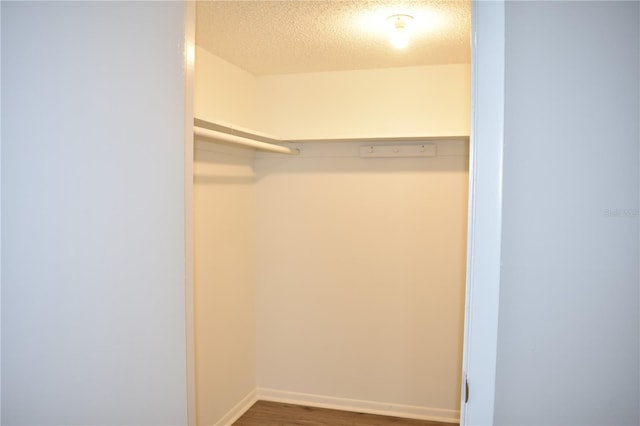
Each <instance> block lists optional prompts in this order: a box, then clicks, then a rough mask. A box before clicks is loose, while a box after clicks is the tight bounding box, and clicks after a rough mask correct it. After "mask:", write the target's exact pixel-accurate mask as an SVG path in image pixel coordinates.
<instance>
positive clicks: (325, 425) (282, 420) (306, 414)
mask: <svg viewBox="0 0 640 426" xmlns="http://www.w3.org/2000/svg"><path fill="white" fill-rule="evenodd" d="M454 425H455V424H453V423H440V422H431V421H426V420H414V419H404V418H399V417H390V416H376V415H373V414H363V413H355V412H350V411H340V410H329V409H326V408H315V407H307V406H303V405H293V404H285V403H280V402H269V401H258V402H256V403H255V404H254V405H253V407H251V408H250V409H249V410H248V411H247V412H246V413H244V415H243V416H242V417H240V418H239V419H238V421H236V422H235V423H234V424H233V426H454Z"/></svg>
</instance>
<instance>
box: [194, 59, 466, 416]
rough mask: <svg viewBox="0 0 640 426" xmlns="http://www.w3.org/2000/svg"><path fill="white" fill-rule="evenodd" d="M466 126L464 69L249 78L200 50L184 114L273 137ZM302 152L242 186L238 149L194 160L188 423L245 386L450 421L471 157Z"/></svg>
mask: <svg viewBox="0 0 640 426" xmlns="http://www.w3.org/2000/svg"><path fill="white" fill-rule="evenodd" d="M230 87H231V88H233V87H236V88H237V89H238V90H228V89H229V88H230ZM328 89H329V90H328ZM398 93H402V96H399V95H398ZM252 102H253V103H254V104H252ZM468 113H469V66H468V65H461V66H459V65H455V66H442V67H416V68H401V69H384V70H366V71H348V72H331V73H313V74H290V75H279V76H267V77H259V78H254V77H252V76H251V75H249V74H247V73H246V72H245V71H243V70H241V69H239V68H237V67H234V66H233V65H231V64H228V63H226V62H224V61H222V60H220V59H219V58H216V57H215V56H213V55H211V54H210V53H209V52H206V51H205V50H203V49H198V50H197V57H196V116H197V117H199V118H204V119H207V120H211V121H224V122H228V123H230V124H234V125H240V126H242V127H249V128H253V129H254V130H257V131H259V132H267V133H270V134H274V135H278V136H280V137H283V138H312V139H319V138H327V137H337V138H349V137H366V136H374V137H384V136H417V135H419V136H451V135H467V134H468V121H469V120H468ZM252 120H255V121H254V122H253V123H252ZM200 146H201V147H202V148H203V149H204V148H206V147H207V146H209V147H210V148H209V149H211V147H212V145H206V144H203V145H200ZM301 148H302V149H303V151H304V152H305V153H308V152H309V151H310V150H311V151H312V152H313V154H312V155H311V156H310V157H308V156H306V155H307V154H304V155H303V157H302V158H288V157H282V156H271V157H270V156H266V157H265V156H262V157H259V159H258V160H256V163H255V164H254V170H255V173H257V176H256V179H257V180H256V181H255V182H253V181H252V178H253V175H252V173H253V170H252V169H251V162H250V161H248V160H247V159H246V158H242V156H240V157H238V156H237V155H238V154H239V152H241V151H237V150H236V151H235V152H234V153H233V155H221V154H213V153H211V152H206V151H201V150H198V151H197V152H196V180H195V186H196V189H195V199H196V203H195V207H194V209H195V217H196V218H195V222H196V227H195V228H196V229H195V233H196V236H195V239H196V247H195V251H196V346H197V382H198V423H199V424H211V423H212V422H215V421H216V420H218V419H220V416H222V415H224V413H225V410H226V412H227V413H229V410H231V411H233V402H234V401H235V402H241V399H242V398H243V397H244V396H245V395H247V392H249V390H248V389H249V386H250V384H251V383H252V382H251V377H250V375H251V374H254V376H253V378H254V382H253V386H254V387H255V386H256V385H257V386H258V388H259V392H261V394H260V395H262V396H267V397H273V395H276V394H277V395H280V396H282V395H287V396H288V397H289V398H294V399H296V398H298V400H300V399H299V398H302V400H304V398H305V397H304V395H303V394H304V393H307V394H314V395H316V396H324V397H329V398H342V401H346V399H356V400H361V401H366V402H371V403H372V404H373V405H374V406H376V407H378V408H379V407H384V409H389V410H396V411H397V412H402V413H404V414H406V413H408V412H412V413H414V414H416V415H423V416H435V417H442V418H446V419H451V420H455V419H456V418H457V416H458V408H459V407H458V405H459V396H460V395H459V383H460V365H461V356H462V355H461V345H462V321H463V294H464V270H465V228H466V202H467V167H468V165H467V163H468V159H467V144H466V143H465V142H461V141H455V142H454V141H451V142H447V143H444V142H442V145H440V146H439V149H441V154H443V156H439V157H437V158H432V159H419V160H415V159H413V160H409V159H384V160H362V159H360V158H358V157H357V145H355V144H352V143H345V144H338V145H336V144H326V143H321V144H305V145H303V146H302V147H301ZM336 150H337V151H336ZM344 150H347V151H346V152H345V151H344ZM336 154H337V155H338V156H343V155H346V157H344V158H333V157H332V156H333V155H336ZM447 154H448V155H447ZM234 156H235V157H234ZM326 156H329V158H325V157H326ZM207 176H208V177H207ZM252 184H253V185H254V186H253V187H252V186H251V185H252ZM252 191H255V194H254V195H252V194H253V193H252ZM252 196H255V197H256V198H255V204H252V200H251V199H250V197H252ZM390 200H391V201H390ZM343 203H347V204H346V205H343ZM254 215H255V216H254ZM252 219H253V220H255V222H251V221H252ZM254 223H255V226H256V228H255V229H252V227H251V226H252V225H253V224H254ZM252 233H253V234H252ZM252 235H253V238H254V240H253V241H252V240H251V237H252ZM252 244H255V248H254V246H253V245H252ZM252 249H255V253H254V252H253V251H252ZM254 256H255V262H256V263H255V264H253V262H254ZM251 280H253V281H251ZM250 282H251V284H252V285H255V287H250V286H249V285H248V284H249V283H250ZM252 292H255V294H253V293H252ZM254 298H255V302H254ZM254 303H255V305H254ZM243 318H245V319H251V320H252V321H255V322H253V323H252V324H251V325H252V327H253V328H250V327H249V325H248V324H247V322H246V321H243ZM251 337H253V338H254V339H255V340H254V342H256V341H257V346H256V347H255V348H253V347H251V344H250V338H251ZM250 356H254V357H255V358H254V365H253V368H252V366H251V365H249V364H248V363H249V360H250ZM256 368H257V371H256V370H255V369H256ZM256 377H257V383H256V382H255V378H256ZM307 401H308V400H307ZM334 402H336V401H335V400H334ZM338 402H339V401H338ZM376 404H377V405H376ZM407 407H409V408H407Z"/></svg>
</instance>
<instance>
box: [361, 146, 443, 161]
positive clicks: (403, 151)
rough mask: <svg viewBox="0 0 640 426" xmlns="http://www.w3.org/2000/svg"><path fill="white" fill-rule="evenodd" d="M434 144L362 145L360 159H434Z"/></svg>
mask: <svg viewBox="0 0 640 426" xmlns="http://www.w3.org/2000/svg"><path fill="white" fill-rule="evenodd" d="M435 156H436V144H434V143H413V144H396V145H373V144H371V145H363V146H361V147H360V157H363V158H380V157H435Z"/></svg>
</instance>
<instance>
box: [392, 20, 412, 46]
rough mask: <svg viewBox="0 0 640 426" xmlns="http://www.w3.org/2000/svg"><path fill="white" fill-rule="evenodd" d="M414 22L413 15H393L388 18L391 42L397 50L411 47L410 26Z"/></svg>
mask: <svg viewBox="0 0 640 426" xmlns="http://www.w3.org/2000/svg"><path fill="white" fill-rule="evenodd" d="M412 21H413V16H411V15H404V14H398V15H391V16H389V17H388V18H387V22H388V23H389V27H390V29H389V32H390V35H389V40H390V41H391V45H392V46H393V47H395V48H396V49H404V48H405V47H407V45H409V26H410V25H411V22H412Z"/></svg>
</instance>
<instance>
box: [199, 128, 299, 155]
mask: <svg viewBox="0 0 640 426" xmlns="http://www.w3.org/2000/svg"><path fill="white" fill-rule="evenodd" d="M193 133H194V134H195V135H196V136H200V137H203V138H207V139H215V140H218V141H222V142H229V143H234V144H238V145H244V146H248V147H251V148H256V149H261V150H263V151H270V152H278V153H280V154H290V155H298V154H300V150H299V149H297V148H289V147H287V146H281V145H275V144H272V143H268V142H261V141H257V140H253V139H249V138H245V137H242V136H237V135H232V134H229V133H224V132H219V131H217V130H211V129H206V128H204V127H198V126H195V127H194V128H193Z"/></svg>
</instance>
